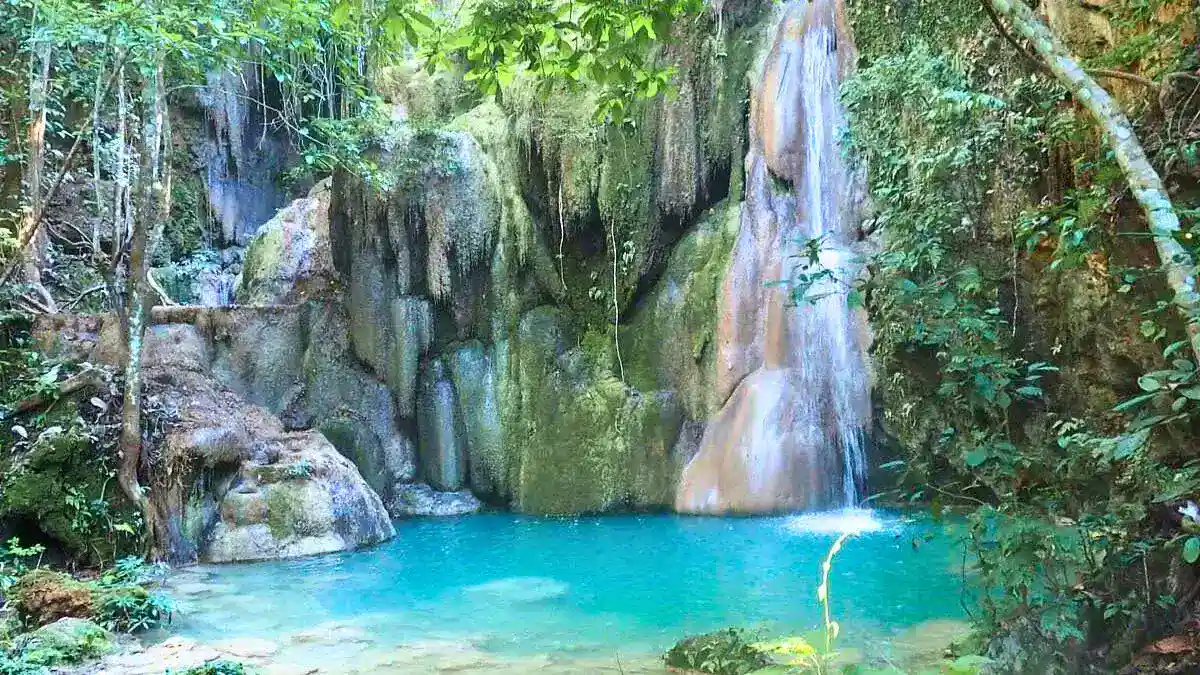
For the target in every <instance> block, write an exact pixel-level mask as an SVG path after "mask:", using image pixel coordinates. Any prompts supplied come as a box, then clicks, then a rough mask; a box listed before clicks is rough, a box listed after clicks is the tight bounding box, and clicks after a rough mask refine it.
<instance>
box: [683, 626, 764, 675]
mask: <svg viewBox="0 0 1200 675" xmlns="http://www.w3.org/2000/svg"><path fill="white" fill-rule="evenodd" d="M663 660H664V661H666V663H667V665H668V666H671V667H673V668H688V669H691V670H698V671H700V672H702V673H712V674H713V675H746V673H751V672H753V671H755V670H759V669H762V668H766V667H767V666H770V665H772V661H771V658H770V657H769V656H767V654H765V653H764V652H762V651H760V650H759V649H758V648H757V647H755V646H754V640H752V639H749V638H748V636H747V633H746V631H744V630H741V629H739V628H726V629H723V630H719V631H714V632H712V633H705V634H704V635H697V636H695V637H689V638H684V639H683V640H680V641H679V642H678V643H676V645H675V646H674V647H671V649H670V650H669V651H668V652H667V653H666V655H665V656H663Z"/></svg>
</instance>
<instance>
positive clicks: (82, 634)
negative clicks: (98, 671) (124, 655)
mask: <svg viewBox="0 0 1200 675" xmlns="http://www.w3.org/2000/svg"><path fill="white" fill-rule="evenodd" d="M115 647H116V645H115V644H114V643H113V635H112V634H111V633H109V632H108V631H107V630H105V629H103V628H101V627H100V626H99V625H97V624H95V623H93V622H91V621H88V620H86V619H76V618H66V619H60V620H58V621H56V622H54V623H52V624H49V625H47V626H43V627H41V628H39V629H38V630H36V631H34V632H33V633H32V634H31V635H30V636H29V639H28V640H27V641H26V643H25V645H24V648H23V649H22V650H21V658H22V659H23V660H24V661H25V662H26V663H29V664H31V665H37V666H57V665H62V664H73V663H81V662H83V661H87V660H90V659H95V658H98V657H100V656H103V655H104V654H107V653H109V652H111V651H113V649H115Z"/></svg>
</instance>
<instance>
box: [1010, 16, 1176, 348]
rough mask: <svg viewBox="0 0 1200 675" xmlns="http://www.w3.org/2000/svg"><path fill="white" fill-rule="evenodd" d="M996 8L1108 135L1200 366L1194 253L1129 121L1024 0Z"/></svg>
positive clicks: (1159, 179)
mask: <svg viewBox="0 0 1200 675" xmlns="http://www.w3.org/2000/svg"><path fill="white" fill-rule="evenodd" d="M987 2H988V3H989V4H990V5H991V7H992V9H994V10H996V13H997V14H999V15H1000V16H1003V17H1005V18H1007V19H1008V20H1009V21H1010V22H1012V25H1013V28H1014V29H1015V30H1016V31H1017V32H1018V33H1019V34H1021V35H1022V36H1024V37H1025V38H1026V39H1028V40H1029V41H1030V42H1031V43H1032V44H1033V48H1034V51H1035V52H1036V53H1037V55H1038V56H1039V57H1041V58H1042V60H1043V61H1045V63H1046V66H1047V67H1048V68H1049V69H1050V72H1051V73H1053V74H1054V76H1055V77H1056V78H1058V80H1059V82H1060V83H1061V84H1062V85H1063V86H1064V87H1066V88H1067V90H1068V91H1070V92H1071V95H1072V96H1074V97H1075V100H1076V101H1078V102H1079V103H1080V104H1082V105H1083V106H1084V107H1085V108H1087V110H1088V112H1090V113H1091V114H1092V117H1093V118H1094V119H1095V120H1096V123H1097V124H1099V125H1100V128H1101V129H1103V130H1104V135H1105V137H1106V138H1107V139H1108V143H1109V145H1110V146H1112V150H1113V154H1115V155H1116V157H1117V163H1118V164H1120V166H1121V169H1122V170H1123V171H1124V172H1125V179H1126V180H1127V181H1128V182H1129V187H1130V188H1131V189H1132V190H1133V196H1134V198H1135V199H1137V201H1138V204H1140V205H1141V207H1142V210H1143V211H1144V212H1145V214H1146V221H1147V223H1148V224H1149V226H1150V234H1151V235H1152V236H1153V238H1154V246H1155V248H1157V249H1158V257H1159V260H1160V261H1161V262H1162V265H1163V268H1164V269H1165V270H1166V273H1167V283H1168V284H1169V285H1170V287H1171V290H1172V291H1173V292H1174V293H1175V304H1176V305H1178V306H1179V309H1180V311H1181V312H1182V313H1183V318H1184V321H1185V322H1186V323H1187V333H1188V338H1189V341H1190V342H1191V346H1192V353H1193V354H1194V355H1195V357H1196V361H1197V362H1198V363H1200V324H1198V323H1197V322H1198V321H1200V294H1197V292H1196V265H1195V261H1193V259H1192V256H1191V253H1189V252H1188V250H1187V249H1186V248H1184V247H1183V246H1182V245H1180V243H1179V242H1178V241H1177V240H1176V239H1175V235H1176V234H1177V233H1178V232H1179V230H1180V228H1179V216H1177V215H1176V213H1175V209H1174V208H1173V207H1172V205H1171V198H1170V196H1168V195H1167V189H1166V187H1165V186H1164V185H1163V182H1162V178H1160V177H1159V175H1158V172H1157V171H1155V169H1154V166H1153V165H1151V164H1150V161H1149V160H1148V159H1147V158H1146V152H1145V151H1144V150H1143V149H1142V144H1141V142H1140V141H1139V140H1138V137H1137V134H1136V133H1134V130H1133V125H1132V124H1130V123H1129V118H1127V117H1126V116H1125V113H1124V112H1122V111H1121V107H1120V106H1119V105H1118V104H1117V102H1116V101H1114V100H1113V98H1112V96H1110V95H1109V93H1108V92H1107V91H1105V90H1104V88H1103V87H1101V86H1100V85H1098V84H1096V81H1095V80H1093V79H1092V78H1091V77H1090V76H1089V75H1088V74H1087V72H1085V71H1084V69H1083V67H1082V66H1080V65H1079V63H1078V62H1077V61H1075V59H1074V58H1073V57H1072V56H1071V54H1070V52H1068V51H1067V48H1066V47H1065V46H1064V45H1063V44H1062V43H1061V42H1059V40H1058V38H1056V37H1055V36H1054V33H1052V32H1051V31H1050V29H1049V28H1048V27H1047V26H1046V24H1045V23H1043V22H1042V21H1041V19H1039V18H1038V17H1037V16H1036V15H1035V14H1034V13H1033V10H1031V9H1030V8H1029V6H1028V5H1026V4H1025V3H1024V2H1022V1H1021V0H987Z"/></svg>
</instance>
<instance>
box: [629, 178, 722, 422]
mask: <svg viewBox="0 0 1200 675" xmlns="http://www.w3.org/2000/svg"><path fill="white" fill-rule="evenodd" d="M740 215H741V208H740V203H738V202H723V203H721V204H718V205H717V206H715V207H713V209H711V210H710V211H709V212H708V213H707V214H705V215H704V217H703V218H702V219H701V220H700V222H699V223H698V224H697V225H696V226H695V227H694V228H693V229H692V230H691V231H690V232H688V234H687V235H685V236H684V238H683V239H682V240H680V242H679V243H678V244H677V245H676V246H675V249H674V251H672V253H671V258H670V260H669V262H668V263H667V271H666V273H665V274H663V276H662V278H661V279H660V280H659V282H658V284H657V285H656V286H655V288H654V290H653V291H652V293H651V294H650V297H649V298H648V299H647V300H646V301H645V303H644V304H643V306H642V308H641V309H640V310H639V312H638V314H637V315H636V316H635V318H634V320H633V321H632V322H631V323H630V325H629V326H628V327H627V328H626V329H624V330H623V331H622V333H621V346H622V351H623V353H624V354H625V355H626V356H625V371H626V373H627V374H628V377H629V381H630V383H631V384H632V385H633V386H634V387H637V388H638V389H642V390H646V391H652V390H659V389H662V390H671V391H675V392H678V394H679V396H680V400H681V403H682V405H683V406H684V408H685V410H686V411H687V414H688V417H689V418H691V419H695V420H700V419H707V418H709V417H711V416H712V415H713V414H714V413H715V412H716V409H717V407H718V406H719V405H720V403H721V402H720V401H717V400H715V396H716V393H717V389H716V364H715V361H714V358H715V354H716V349H715V346H714V345H713V339H714V333H715V330H716V327H717V322H718V321H719V306H718V305H719V301H720V293H721V285H722V284H723V283H724V280H725V272H726V270H727V269H728V267H729V254H730V252H731V251H732V249H733V243H734V241H735V239H736V238H737V232H738V225H739V218H740ZM609 342H611V339H610V340H609Z"/></svg>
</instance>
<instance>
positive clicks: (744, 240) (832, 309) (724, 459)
mask: <svg viewBox="0 0 1200 675" xmlns="http://www.w3.org/2000/svg"><path fill="white" fill-rule="evenodd" d="M854 57H855V55H854V47H853V43H852V40H851V39H850V34H849V31H848V29H847V27H846V25H845V19H844V11H843V7H842V3H841V0H792V2H790V3H788V4H787V5H786V6H785V7H784V8H783V9H782V15H781V18H780V21H779V23H778V25H777V27H776V33H775V39H774V44H773V46H772V49H771V51H770V53H769V55H768V56H767V59H766V62H765V64H764V67H763V70H762V74H761V77H760V79H759V81H758V83H757V84H756V86H755V90H754V92H753V96H752V101H751V131H750V141H751V142H750V150H749V153H748V154H747V157H746V196H745V203H744V204H743V205H742V213H741V222H740V229H739V232H738V239H737V242H736V244H735V246H734V250H733V253H732V256H731V261H730V268H729V270H728V272H727V274H726V278H725V282H724V286H723V288H722V291H721V293H722V294H721V298H720V308H721V315H720V324H719V327H718V345H717V349H718V353H717V364H718V368H719V373H718V387H719V388H720V395H721V396H722V397H723V398H724V400H725V401H726V403H725V405H724V407H723V408H722V409H721V410H720V411H719V412H718V413H717V415H716V416H715V417H714V418H713V419H712V420H711V421H710V422H709V424H708V426H707V428H706V430H705V434H704V438H703V440H702V441H701V446H700V450H699V452H698V453H697V454H696V456H695V457H694V458H693V459H692V460H691V461H690V462H689V463H688V465H687V466H686V467H685V469H684V471H683V475H682V477H681V480H680V484H679V488H678V492H677V494H676V508H677V509H678V510H679V511H683V512H692V513H727V512H743V513H765V512H777V511H794V510H811V509H818V508H826V507H831V506H853V505H855V504H856V503H857V501H858V500H859V499H860V498H861V496H862V490H863V489H864V483H865V477H866V467H865V463H866V462H865V456H864V454H865V453H864V447H863V446H864V431H865V429H866V427H867V426H868V424H869V421H870V383H869V370H868V368H867V363H866V356H865V353H866V348H867V346H868V344H869V339H870V338H869V329H868V327H867V325H866V321H865V317H864V316H863V313H862V311H861V310H859V309H855V308H853V307H851V305H850V303H849V302H848V293H849V291H850V288H851V285H852V282H853V281H854V279H855V278H856V277H857V276H858V274H859V273H860V270H861V262H860V256H859V255H858V254H857V252H856V250H855V249H856V241H857V239H858V237H857V225H858V220H857V218H856V213H857V204H858V202H859V194H860V191H859V183H858V181H856V180H855V176H854V174H853V172H851V171H850V169H849V168H848V167H847V165H846V163H845V161H844V159H843V157H842V154H841V149H840V147H839V144H838V134H839V133H840V131H841V129H842V127H843V126H844V123H845V113H844V110H843V108H842V105H841V102H840V100H839V98H838V87H839V83H840V82H841V80H842V78H843V77H844V76H845V75H846V74H847V73H848V72H849V69H850V68H852V67H853V64H854ZM814 258H815V259H816V260H818V261H819V264H810V263H812V262H814V260H813V259H814ZM802 273H807V274H810V275H811V277H810V278H811V280H812V283H811V285H810V286H808V287H807V289H806V292H805V294H804V298H803V299H801V300H799V301H798V302H797V301H794V296H793V290H794V289H796V288H798V286H797V285H796V284H795V283H794V282H795V281H796V280H797V279H798V276H797V275H798V274H802Z"/></svg>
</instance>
